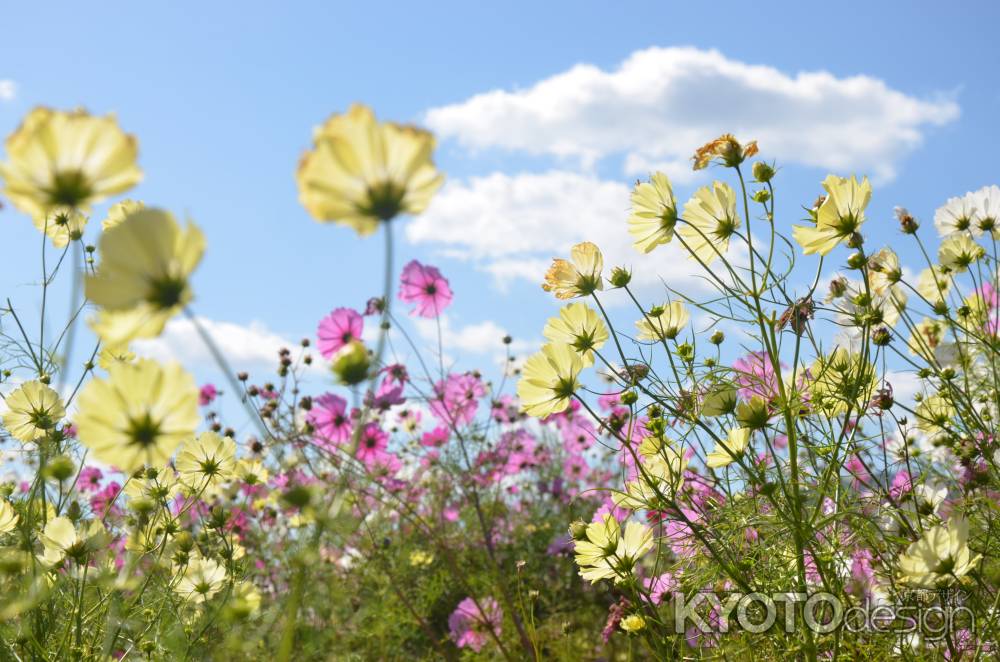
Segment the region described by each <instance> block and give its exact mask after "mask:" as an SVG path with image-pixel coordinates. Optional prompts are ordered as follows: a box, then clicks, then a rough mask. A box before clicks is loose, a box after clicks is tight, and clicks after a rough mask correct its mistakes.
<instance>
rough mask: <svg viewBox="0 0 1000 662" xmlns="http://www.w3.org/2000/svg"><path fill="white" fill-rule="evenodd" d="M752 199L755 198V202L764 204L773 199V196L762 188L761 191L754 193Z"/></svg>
mask: <svg viewBox="0 0 1000 662" xmlns="http://www.w3.org/2000/svg"><path fill="white" fill-rule="evenodd" d="M751 197H752V198H753V201H754V202H759V203H760V204H764V203H765V202H767V201H768V200H770V199H771V194H770V193H769V192H768V190H767V189H766V188H762V189H760V190H759V191H754V192H753V196H751Z"/></svg>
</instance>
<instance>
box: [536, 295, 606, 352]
mask: <svg viewBox="0 0 1000 662" xmlns="http://www.w3.org/2000/svg"><path fill="white" fill-rule="evenodd" d="M542 335H543V336H545V339H546V340H551V341H552V342H560V343H565V344H567V345H569V346H570V347H572V348H573V349H575V350H576V351H577V352H578V353H579V354H580V356H581V358H582V359H583V364H584V366H587V367H589V366H591V365H593V364H594V350H598V349H600V348H601V347H604V343H606V342H607V341H608V328H607V327H606V326H605V325H604V321H603V320H602V319H601V317H600V316H599V315H598V314H597V311H595V310H594V309H593V308H590V307H589V306H587V304H584V303H571V304H569V305H567V306H563V307H562V308H561V309H560V310H559V317H550V318H549V321H548V322H547V323H546V324H545V329H544V330H543V331H542Z"/></svg>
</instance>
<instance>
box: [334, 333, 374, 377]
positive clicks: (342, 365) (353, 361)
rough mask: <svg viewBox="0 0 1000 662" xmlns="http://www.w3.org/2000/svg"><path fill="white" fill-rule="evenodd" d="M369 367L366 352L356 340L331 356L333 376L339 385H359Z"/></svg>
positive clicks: (366, 374)
mask: <svg viewBox="0 0 1000 662" xmlns="http://www.w3.org/2000/svg"><path fill="white" fill-rule="evenodd" d="M370 367H371V358H370V357H369V356H368V350H367V349H365V346H364V345H363V344H361V343H360V342H358V341H357V340H353V341H351V342H349V343H347V344H346V345H344V346H343V347H341V348H340V349H339V350H337V353H336V354H334V356H333V366H332V368H333V374H334V375H336V377H337V379H338V380H339V381H340V383H341V384H344V385H347V386H354V385H355V384H360V383H361V382H363V381H364V380H365V379H367V378H368V370H369V368H370Z"/></svg>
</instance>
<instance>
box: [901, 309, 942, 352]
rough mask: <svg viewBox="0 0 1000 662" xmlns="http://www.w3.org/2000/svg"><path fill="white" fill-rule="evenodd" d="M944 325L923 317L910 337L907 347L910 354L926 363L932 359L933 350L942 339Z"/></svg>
mask: <svg viewBox="0 0 1000 662" xmlns="http://www.w3.org/2000/svg"><path fill="white" fill-rule="evenodd" d="M945 330H946V329H945V325H944V323H943V322H941V321H939V320H936V319H932V318H930V317H925V318H924V319H923V321H922V322H920V323H919V324H917V325H916V327H915V328H914V331H913V335H911V336H910V340H909V342H907V347H908V348H909V350H910V354H913V355H914V356H922V357H924V358H925V359H927V360H928V361H932V360H933V359H934V350H935V349H936V348H937V346H938V345H940V344H941V341H942V340H943V339H944V333H945Z"/></svg>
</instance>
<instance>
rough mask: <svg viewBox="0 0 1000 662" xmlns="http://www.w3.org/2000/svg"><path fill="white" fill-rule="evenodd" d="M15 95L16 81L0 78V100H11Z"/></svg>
mask: <svg viewBox="0 0 1000 662" xmlns="http://www.w3.org/2000/svg"><path fill="white" fill-rule="evenodd" d="M16 96H17V83H15V82H14V81H12V80H0V101H13V100H14V97H16Z"/></svg>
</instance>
